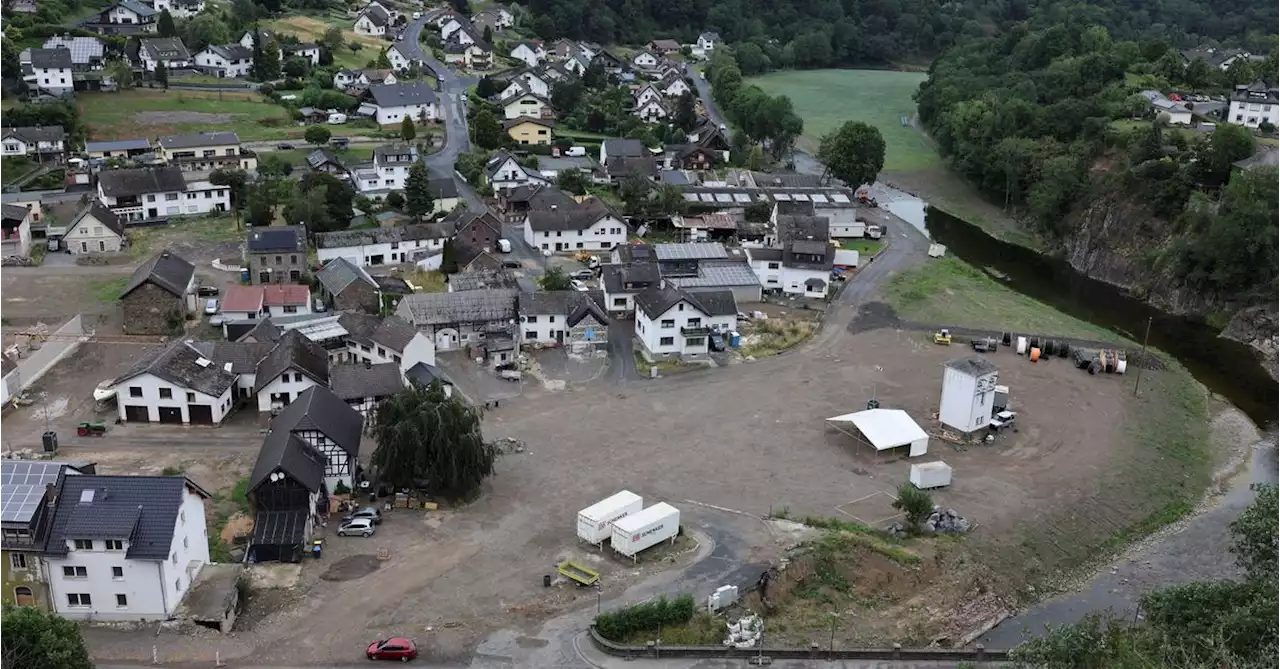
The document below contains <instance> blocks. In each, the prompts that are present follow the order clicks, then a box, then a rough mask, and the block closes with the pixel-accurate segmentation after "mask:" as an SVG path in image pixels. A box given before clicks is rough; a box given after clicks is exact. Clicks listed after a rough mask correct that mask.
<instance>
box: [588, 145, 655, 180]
mask: <svg viewBox="0 0 1280 669" xmlns="http://www.w3.org/2000/svg"><path fill="white" fill-rule="evenodd" d="M633 159H643V160H646V161H648V162H650V163H652V162H653V153H652V152H650V151H649V149H648V147H646V146H645V145H644V142H642V141H640V140H638V139H606V140H604V141H603V142H601V143H600V166H601V167H603V168H604V169H605V172H606V173H609V174H614V173H619V172H621V171H622V170H620V169H619V168H620V167H621V166H622V165H624V164H625V161H628V160H633ZM655 171H656V167H655Z"/></svg>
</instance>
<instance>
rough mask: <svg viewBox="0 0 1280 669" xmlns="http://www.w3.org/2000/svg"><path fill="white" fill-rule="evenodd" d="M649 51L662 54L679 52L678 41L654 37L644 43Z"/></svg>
mask: <svg viewBox="0 0 1280 669" xmlns="http://www.w3.org/2000/svg"><path fill="white" fill-rule="evenodd" d="M646 46H647V47H648V48H649V50H650V51H654V52H656V53H660V54H663V55H667V54H672V53H680V43H679V42H677V41H675V40H673V39H655V40H653V41H651V42H649V43H648V44H647V45H646Z"/></svg>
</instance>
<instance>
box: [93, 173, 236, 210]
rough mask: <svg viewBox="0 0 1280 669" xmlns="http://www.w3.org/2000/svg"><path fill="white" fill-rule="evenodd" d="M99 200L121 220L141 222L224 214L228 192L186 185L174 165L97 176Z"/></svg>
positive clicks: (196, 183)
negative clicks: (221, 212) (213, 213)
mask: <svg viewBox="0 0 1280 669" xmlns="http://www.w3.org/2000/svg"><path fill="white" fill-rule="evenodd" d="M98 201H99V202H101V203H102V204H103V206H105V207H107V208H108V209H110V210H111V211H112V212H114V213H115V214H116V215H117V216H120V217H121V218H123V219H124V220H127V221H141V220H152V219H157V218H161V217H165V216H190V215H195V214H207V213H209V212H212V211H227V210H228V209H229V208H230V205H231V189H230V188H229V187H227V186H215V185H213V184H212V183H210V182H209V181H207V180H203V179H201V180H195V181H191V182H188V181H187V180H186V179H185V178H184V177H183V175H182V169H181V168H180V167H178V166H177V165H168V166H165V167H140V168H135V169H119V170H105V171H103V172H100V173H99V174H98Z"/></svg>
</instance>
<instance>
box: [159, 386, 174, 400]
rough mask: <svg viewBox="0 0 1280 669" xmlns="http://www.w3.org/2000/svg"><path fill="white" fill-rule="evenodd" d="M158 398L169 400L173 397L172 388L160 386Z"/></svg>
mask: <svg viewBox="0 0 1280 669" xmlns="http://www.w3.org/2000/svg"><path fill="white" fill-rule="evenodd" d="M160 399H162V400H171V399H173V389H172V388H161V389H160Z"/></svg>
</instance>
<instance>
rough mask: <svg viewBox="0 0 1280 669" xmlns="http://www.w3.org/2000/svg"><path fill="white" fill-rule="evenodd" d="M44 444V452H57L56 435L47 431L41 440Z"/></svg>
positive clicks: (51, 431)
mask: <svg viewBox="0 0 1280 669" xmlns="http://www.w3.org/2000/svg"><path fill="white" fill-rule="evenodd" d="M41 440H42V441H43V442H44V452H45V453H53V452H54V451H57V450H58V433H57V432H54V431H53V430H48V431H47V432H45V433H44V436H43V437H42V439H41Z"/></svg>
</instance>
